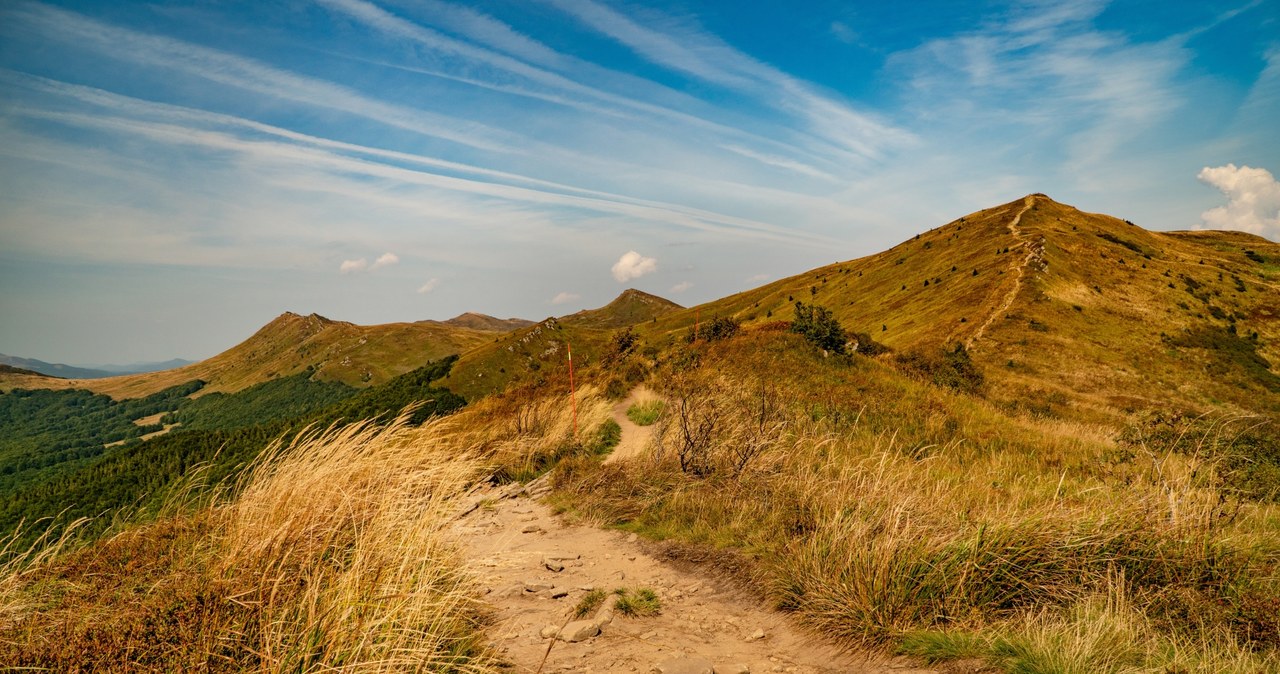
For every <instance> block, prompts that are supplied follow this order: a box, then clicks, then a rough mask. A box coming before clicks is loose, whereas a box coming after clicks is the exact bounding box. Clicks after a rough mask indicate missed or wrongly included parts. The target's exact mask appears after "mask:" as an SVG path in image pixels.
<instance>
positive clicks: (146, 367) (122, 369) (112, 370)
mask: <svg viewBox="0 0 1280 674" xmlns="http://www.w3.org/2000/svg"><path fill="white" fill-rule="evenodd" d="M194 362H196V361H194V360H187V359H185V358H171V359H169V360H164V361H158V362H148V363H130V364H129V365H86V366H85V367H88V368H91V369H94V370H103V371H105V372H107V373H108V374H107V375H106V376H113V375H118V374H141V373H143V372H159V371H160V370H172V369H174V368H179V367H184V366H186V365H190V364H192V363H194Z"/></svg>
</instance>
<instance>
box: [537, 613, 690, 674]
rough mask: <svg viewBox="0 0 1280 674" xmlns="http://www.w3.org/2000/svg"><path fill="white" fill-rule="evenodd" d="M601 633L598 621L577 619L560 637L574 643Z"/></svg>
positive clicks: (566, 627)
mask: <svg viewBox="0 0 1280 674" xmlns="http://www.w3.org/2000/svg"><path fill="white" fill-rule="evenodd" d="M599 633H600V625H598V624H596V621H594V620H575V621H573V622H571V623H569V624H568V625H565V626H564V627H563V628H561V629H560V634H559V639H560V640H561V641H567V642H569V643H571V644H572V643H577V642H579V641H585V640H587V639H590V638H591V637H594V636H595V635H597V634H599ZM708 674H710V672H708Z"/></svg>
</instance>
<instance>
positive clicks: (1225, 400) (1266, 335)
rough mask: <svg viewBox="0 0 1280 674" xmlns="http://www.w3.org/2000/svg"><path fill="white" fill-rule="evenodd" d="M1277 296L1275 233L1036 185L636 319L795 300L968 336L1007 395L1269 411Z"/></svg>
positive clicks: (909, 331) (925, 342) (679, 321)
mask: <svg viewBox="0 0 1280 674" xmlns="http://www.w3.org/2000/svg"><path fill="white" fill-rule="evenodd" d="M1278 297H1280V245H1277V244H1276V243H1273V242H1271V241H1268V240H1266V239H1263V238H1261V237H1257V236H1253V235H1250V234H1245V233H1242V232H1209V231H1195V232H1156V231H1150V230H1146V229H1143V228H1142V227H1139V226H1137V225H1134V224H1133V223H1130V222H1128V221H1125V220H1122V219H1119V218H1116V217H1112V216H1109V215H1100V214H1094V213H1086V212H1083V211H1080V210H1078V209H1076V208H1074V207H1071V206H1068V205H1065V204H1061V203H1058V202H1056V201H1054V200H1053V199H1050V198H1049V197H1047V196H1045V195H1043V194H1032V195H1028V196H1026V197H1024V198H1022V199H1018V200H1016V201H1012V202H1009V203H1007V204H1003V205H1000V206H996V207H994V208H989V209H986V210H982V211H978V212H976V213H971V214H969V215H966V216H964V217H961V218H959V219H957V220H954V221H952V222H950V223H947V224H946V225H943V226H941V227H937V228H934V229H931V230H928V231H926V232H921V233H920V234H918V235H916V236H915V237H913V238H911V239H909V240H907V241H905V242H903V243H901V244H899V245H897V246H895V247H893V248H891V249H889V250H887V251H884V252H881V253H877V254H875V255H871V256H868V257H864V258H859V259H856V260H851V261H847V262H839V263H836V264H832V265H828V266H825V267H821V268H818V269H814V270H812V271H809V272H806V273H803V274H799V275H796V276H792V277H790V278H785V279H782V280H779V281H775V282H773V283H770V284H768V285H765V286H762V287H759V288H756V289H753V290H748V291H746V292H742V293H738V294H736V295H733V296H730V297H726V298H723V299H720V300H717V301H714V302H709V303H707V304H704V305H701V306H699V307H697V308H696V309H688V310H684V311H678V312H673V313H669V314H666V315H664V316H662V317H661V318H659V319H658V321H657V322H656V323H651V324H642V325H641V326H639V327H638V329H639V330H640V331H641V332H642V333H643V334H644V335H645V336H646V337H647V338H649V339H651V340H653V339H662V338H668V339H669V338H670V337H671V336H673V335H677V334H684V333H686V332H688V331H689V330H690V329H691V328H692V325H693V323H694V321H695V319H696V317H697V316H700V317H701V319H702V320H703V321H706V320H709V319H710V318H712V317H715V316H730V317H733V318H735V319H738V320H740V321H743V322H744V323H745V324H747V325H752V324H763V323H768V322H771V321H779V320H790V319H791V318H792V317H793V315H794V310H793V305H794V303H795V302H797V301H799V302H805V303H807V304H809V303H811V304H817V305H820V306H822V307H826V308H828V309H829V310H830V311H831V312H832V313H833V314H834V316H835V317H836V318H837V319H838V320H839V321H840V322H841V323H842V324H843V325H844V326H845V327H846V328H848V329H852V330H855V331H859V332H865V333H869V334H870V335H871V336H872V337H873V338H874V339H875V340H877V341H879V342H882V343H884V344H886V345H888V346H889V347H891V348H893V349H895V350H897V351H898V352H910V351H924V352H936V351H938V350H941V349H953V348H954V346H955V345H957V344H959V345H964V346H965V347H966V348H967V349H968V352H969V354H970V356H971V357H972V358H973V360H974V362H976V363H977V364H978V365H979V367H981V368H982V369H983V370H984V371H985V372H986V373H987V376H988V379H989V380H990V383H991V387H990V388H991V392H990V393H991V397H992V399H994V400H996V401H997V402H999V403H1000V404H1004V405H1009V406H1036V407H1037V408H1039V409H1041V410H1048V409H1050V408H1055V409H1056V410H1057V411H1063V410H1066V409H1072V410H1073V411H1074V412H1075V413H1077V415H1079V416H1086V417H1087V416H1090V415H1100V416H1102V417H1108V418H1110V417H1113V416H1115V415H1117V414H1119V415H1124V414H1128V413H1130V412H1134V411H1137V410H1143V409H1150V408H1157V407H1164V408H1167V407H1170V406H1171V405H1172V406H1176V407H1180V408H1183V409H1184V410H1185V411H1192V412H1194V411H1204V410H1208V409H1211V408H1215V407H1219V406H1222V405H1225V406H1226V407H1227V408H1228V409H1233V410H1236V411H1240V412H1266V413H1274V412H1276V411H1280V377H1278V376H1277V373H1278V372H1280V367H1277V365H1278V364H1280V301H1278V300H1277V298H1278Z"/></svg>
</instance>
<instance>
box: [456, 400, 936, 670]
mask: <svg viewBox="0 0 1280 674" xmlns="http://www.w3.org/2000/svg"><path fill="white" fill-rule="evenodd" d="M650 397H656V396H654V394H653V393H652V392H650V391H648V390H647V389H645V388H643V387H638V388H637V389H636V390H634V391H633V392H632V393H631V395H629V396H628V397H627V399H626V400H624V401H622V402H621V403H619V404H618V405H617V406H615V408H614V419H615V420H616V421H617V422H618V425H619V426H621V427H622V438H621V441H620V442H619V444H618V446H617V448H616V449H615V450H614V453H613V454H612V455H611V456H610V457H609V458H608V460H610V461H626V460H630V459H632V458H639V457H640V456H641V454H642V453H643V450H644V448H645V445H646V443H647V442H648V438H649V435H650V433H651V430H650V428H649V427H641V426H637V425H635V424H634V423H632V422H631V420H630V419H628V418H627V417H626V409H627V407H629V406H630V405H631V404H632V403H634V402H636V401H637V400H644V399H646V398H650ZM549 491H550V486H549V485H548V484H547V479H546V476H544V477H543V478H540V479H538V480H535V481H533V482H531V483H529V484H528V485H521V484H518V483H513V484H509V485H503V486H495V485H492V484H489V483H487V482H485V483H480V484H478V485H476V486H475V487H473V488H472V490H471V491H470V492H469V493H468V495H467V497H466V499H467V501H466V503H465V505H464V508H463V510H462V511H461V512H462V513H463V514H462V515H460V516H459V517H458V518H457V519H456V520H455V521H454V524H453V527H454V532H455V533H456V534H457V538H458V540H459V541H460V543H461V546H462V549H463V553H464V555H465V557H466V559H467V566H468V567H469V569H470V571H471V573H472V574H474V575H475V576H476V577H477V578H478V579H479V580H480V582H481V583H482V584H483V587H484V588H485V591H486V595H485V597H484V599H485V600H486V601H488V602H489V604H490V605H491V606H492V608H493V611H494V614H495V617H496V621H495V624H493V625H492V626H490V628H489V629H488V634H489V637H490V639H491V640H492V643H493V645H494V648H495V650H496V651H497V652H498V653H499V654H500V656H501V657H502V658H504V659H505V660H507V661H508V662H510V663H511V664H512V665H513V666H514V667H513V671H514V672H520V673H522V674H523V673H533V672H538V671H539V663H541V662H542V660H543V658H544V656H545V657H546V662H545V664H544V665H543V666H542V669H541V671H543V672H579V673H583V674H587V673H606V672H643V673H645V674H648V673H650V672H657V673H660V674H729V673H735V674H747V673H760V672H795V673H797V674H835V673H836V672H846V673H847V672H852V673H856V674H889V673H890V672H893V673H895V674H931V673H932V672H933V671H934V670H928V669H918V668H914V667H912V666H911V665H910V664H908V663H907V662H906V661H905V660H903V659H893V660H873V659H871V658H868V657H866V656H856V655H851V654H848V653H842V652H841V651H840V649H839V648H837V647H836V646H835V645H834V644H832V643H827V642H824V641H823V640H821V639H819V638H817V637H815V636H813V635H809V634H805V633H803V632H801V631H799V630H798V629H796V628H794V627H792V626H791V624H790V622H789V620H788V618H787V617H786V616H784V615H782V614H780V613H778V612H776V611H772V610H770V609H768V608H767V607H765V606H763V605H761V603H760V601H759V600H757V599H755V598H753V597H752V596H751V595H749V594H748V593H747V592H745V591H743V590H742V589H740V588H738V587H736V584H735V582H734V581H732V580H730V579H727V578H725V577H723V576H721V575H719V574H715V573H712V572H709V571H707V570H705V569H700V568H695V567H694V566H693V565H692V564H690V563H687V562H686V563H681V564H675V563H672V562H668V561H664V560H662V559H661V558H660V557H661V552H660V551H659V548H660V546H659V545H657V544H653V543H648V542H645V541H642V540H641V539H640V538H639V537H638V536H636V535H635V534H627V533H625V532H621V531H615V530H605V529H599V528H596V527H592V526H584V525H581V524H571V523H568V522H566V521H565V520H564V519H563V518H561V517H559V516H557V515H556V514H554V513H553V512H552V511H551V509H550V508H549V507H547V506H546V505H544V504H543V503H542V502H541V501H540V500H539V499H540V497H541V496H543V495H545V494H546V493H547V492H549ZM618 588H626V589H628V590H632V591H634V590H636V589H640V588H647V589H651V590H653V591H654V592H655V593H656V594H657V596H658V598H659V599H660V600H661V612H660V613H659V614H658V615H654V616H648V617H627V616H624V615H622V614H621V613H620V612H618V611H616V610H613V609H612V606H613V603H614V601H615V599H616V597H615V596H614V595H613V594H610V595H609V596H608V598H607V599H606V600H605V603H604V604H603V605H602V606H601V607H600V608H599V609H596V610H592V611H591V612H590V613H589V614H588V615H586V616H585V618H582V619H579V618H574V617H572V613H573V611H574V608H575V606H577V604H578V603H579V601H580V600H581V599H582V598H583V597H584V596H585V595H586V594H587V593H588V592H590V591H591V590H596V589H598V590H603V591H604V592H607V593H612V592H613V591H614V590H615V589H618ZM548 646H551V649H550V652H549V653H548V650H547V649H548Z"/></svg>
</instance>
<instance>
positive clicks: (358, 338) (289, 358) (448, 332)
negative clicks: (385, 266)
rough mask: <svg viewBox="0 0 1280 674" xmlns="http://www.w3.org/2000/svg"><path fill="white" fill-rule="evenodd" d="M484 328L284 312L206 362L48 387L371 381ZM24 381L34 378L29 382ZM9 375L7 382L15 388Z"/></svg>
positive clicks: (480, 338) (119, 394) (126, 394)
mask: <svg viewBox="0 0 1280 674" xmlns="http://www.w3.org/2000/svg"><path fill="white" fill-rule="evenodd" d="M494 334H495V333H494V332H492V331H487V330H477V329H473V328H466V327H457V326H454V325H446V324H444V323H441V322H439V321H420V322H416V323H387V324H383V325H355V324H353V323H347V322H343V321H333V320H330V319H328V318H325V317H323V316H319V315H316V314H311V315H310V316H300V315H298V314H294V313H284V314H281V315H280V316H279V317H278V318H276V319H275V320H273V321H271V322H270V323H268V324H267V325H265V326H263V327H262V328H261V329H260V330H258V332H257V333H255V334H254V335H253V336H252V337H250V338H249V339H247V340H245V341H244V342H241V343H240V344H238V345H236V346H234V347H232V348H230V349H228V350H226V351H224V352H222V353H220V354H218V355H217V356H214V357H212V358H209V359H207V360H203V361H200V362H198V363H194V364H192V365H188V366H186V367H180V368H177V369H173V370H165V371H162V372H149V373H145V374H138V375H128V376H123V377H110V378H107V379H94V380H77V379H70V380H53V381H51V382H47V384H48V386H49V387H58V388H84V389H88V390H91V391H94V392H97V393H105V394H107V395H110V396H112V397H115V398H135V397H140V396H143V395H148V394H150V393H153V392H155V391H159V390H163V389H165V388H168V387H170V386H173V385H176V384H179V383H183V382H187V381H191V380H194V379H199V380H202V381H205V382H207V384H208V385H207V386H206V387H205V388H204V389H202V391H201V393H202V394H204V393H212V392H235V391H239V390H241V389H244V388H246V387H249V386H252V385H253V384H257V383H260V382H264V381H269V380H271V379H275V378H278V377H285V376H288V375H292V374H297V373H299V372H302V371H304V370H306V369H308V368H314V369H315V371H316V373H315V375H314V376H315V378H316V379H317V380H320V381H333V382H341V383H343V384H347V385H349V386H368V385H371V384H377V383H381V382H384V381H387V380H388V379H390V378H392V377H394V376H396V375H399V374H403V373H405V372H408V371H410V370H413V369H415V368H417V367H420V366H422V365H423V364H425V363H427V362H428V361H432V360H437V359H440V358H443V357H445V356H450V355H454V354H458V353H462V352H464V351H467V350H469V349H471V348H473V347H475V346H477V345H479V344H482V343H484V342H486V341H487V340H489V339H492V337H493V335H494ZM25 383H26V385H31V384H32V383H33V382H31V381H29V380H28V381H26V382H25ZM16 385H17V384H16V383H11V382H9V381H8V380H6V382H5V387H6V388H12V387H14V386H16Z"/></svg>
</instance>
